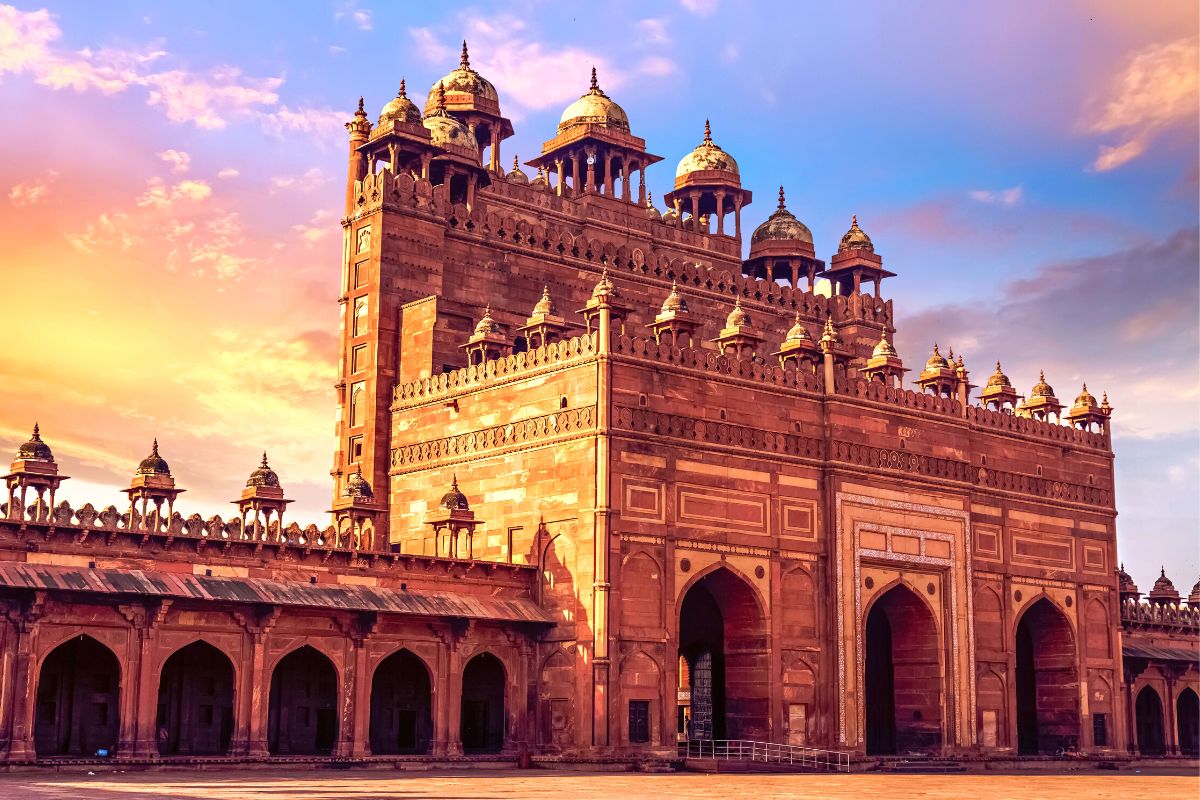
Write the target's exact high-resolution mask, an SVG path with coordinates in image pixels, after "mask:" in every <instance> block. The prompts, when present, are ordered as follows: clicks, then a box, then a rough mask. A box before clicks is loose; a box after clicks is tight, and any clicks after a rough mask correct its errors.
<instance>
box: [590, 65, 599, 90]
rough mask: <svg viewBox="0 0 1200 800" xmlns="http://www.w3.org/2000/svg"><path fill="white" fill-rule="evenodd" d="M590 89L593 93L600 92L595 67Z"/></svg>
mask: <svg viewBox="0 0 1200 800" xmlns="http://www.w3.org/2000/svg"><path fill="white" fill-rule="evenodd" d="M588 88H589V90H590V91H593V92H598V91H600V82H599V81H597V80H596V67H595V66H594V65H593V66H592V83H591V85H590V86H589V87H588Z"/></svg>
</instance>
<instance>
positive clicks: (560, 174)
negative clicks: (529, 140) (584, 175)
mask: <svg viewBox="0 0 1200 800" xmlns="http://www.w3.org/2000/svg"><path fill="white" fill-rule="evenodd" d="M554 166H555V168H556V169H557V170H558V183H557V185H556V186H555V191H557V192H558V196H559V197H562V196H563V160H562V159H561V158H556V159H554Z"/></svg>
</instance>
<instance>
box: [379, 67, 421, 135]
mask: <svg viewBox="0 0 1200 800" xmlns="http://www.w3.org/2000/svg"><path fill="white" fill-rule="evenodd" d="M390 120H395V121H396V122H399V123H402V124H408V125H416V124H418V123H420V122H421V109H419V108H417V104H416V103H414V102H413V101H412V100H409V99H408V95H407V94H405V91H404V79H403V78H401V79H400V91H399V92H397V93H396V96H395V97H393V98H392V99H391V100H389V101H388V104H387V105H386V106H384V107H383V110H382V111H380V112H379V124H380V125H382V124H384V123H385V122H388V121H390Z"/></svg>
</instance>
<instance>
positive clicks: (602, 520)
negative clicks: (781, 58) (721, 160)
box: [592, 199, 695, 747]
mask: <svg viewBox="0 0 1200 800" xmlns="http://www.w3.org/2000/svg"><path fill="white" fill-rule="evenodd" d="M694 203H695V201H694V199H693V205H694ZM599 312H600V313H599V320H598V327H599V342H598V346H597V348H596V352H597V355H598V360H597V381H596V489H595V496H596V506H595V508H596V510H595V515H594V518H593V519H594V529H593V535H592V548H593V565H592V566H593V573H592V574H593V576H594V577H593V583H592V655H593V660H592V710H593V718H592V745H593V746H595V747H607V746H608V745H609V686H608V684H609V671H610V664H611V657H610V655H609V635H610V634H609V619H608V605H609V592H610V591H611V589H612V584H611V582H610V581H609V574H608V573H609V552H608V551H609V531H610V529H611V520H610V514H611V498H610V497H609V494H610V487H609V483H610V480H611V479H610V477H609V472H608V468H609V431H608V428H609V424H610V422H609V403H610V402H611V397H612V393H611V391H610V385H611V381H612V362H611V361H610V360H609V347H610V341H611V329H612V310H611V308H610V307H609V304H608V299H607V298H603V299H601V301H600V308H599Z"/></svg>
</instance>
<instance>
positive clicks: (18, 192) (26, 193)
mask: <svg viewBox="0 0 1200 800" xmlns="http://www.w3.org/2000/svg"><path fill="white" fill-rule="evenodd" d="M56 180H58V172H57V171H55V170H52V169H48V170H46V171H45V172H43V173H42V174H41V175H39V176H38V177H36V178H34V179H32V180H29V181H25V182H24V183H18V184H17V185H16V186H14V187H12V188H11V189H9V191H8V199H9V202H11V203H12V204H13V205H14V206H17V207H18V208H20V207H21V206H32V205H36V204H38V203H41V202H44V201H45V200H46V198H47V197H49V196H50V187H51V186H52V185H53V184H54V182H55V181H56Z"/></svg>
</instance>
